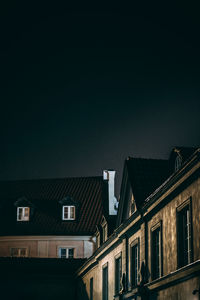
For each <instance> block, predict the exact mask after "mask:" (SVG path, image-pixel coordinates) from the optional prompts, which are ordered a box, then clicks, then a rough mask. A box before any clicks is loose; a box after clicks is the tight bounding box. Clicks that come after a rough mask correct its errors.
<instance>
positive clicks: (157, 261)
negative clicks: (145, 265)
mask: <svg viewBox="0 0 200 300" xmlns="http://www.w3.org/2000/svg"><path fill="white" fill-rule="evenodd" d="M151 263H152V279H156V278H159V277H160V276H161V231H160V227H159V228H157V229H156V230H154V231H153V232H152V262H151Z"/></svg>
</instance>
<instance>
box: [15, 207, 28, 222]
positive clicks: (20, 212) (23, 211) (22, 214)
mask: <svg viewBox="0 0 200 300" xmlns="http://www.w3.org/2000/svg"><path fill="white" fill-rule="evenodd" d="M29 215H30V207H18V208H17V221H29Z"/></svg>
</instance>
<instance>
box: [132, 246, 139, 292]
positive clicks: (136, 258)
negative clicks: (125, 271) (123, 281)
mask: <svg viewBox="0 0 200 300" xmlns="http://www.w3.org/2000/svg"><path fill="white" fill-rule="evenodd" d="M138 266H139V247H138V244H136V245H134V246H133V247H131V283H132V286H136V285H137V284H138Z"/></svg>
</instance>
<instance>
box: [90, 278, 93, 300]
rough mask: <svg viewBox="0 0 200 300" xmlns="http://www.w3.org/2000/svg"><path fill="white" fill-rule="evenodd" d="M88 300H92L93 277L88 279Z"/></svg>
mask: <svg viewBox="0 0 200 300" xmlns="http://www.w3.org/2000/svg"><path fill="white" fill-rule="evenodd" d="M90 300H93V277H92V278H90Z"/></svg>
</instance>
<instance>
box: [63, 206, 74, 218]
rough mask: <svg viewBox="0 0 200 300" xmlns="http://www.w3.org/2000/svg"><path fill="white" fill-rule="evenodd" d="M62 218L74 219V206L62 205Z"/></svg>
mask: <svg viewBox="0 0 200 300" xmlns="http://www.w3.org/2000/svg"><path fill="white" fill-rule="evenodd" d="M62 219H63V220H75V206H63V212H62Z"/></svg>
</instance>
